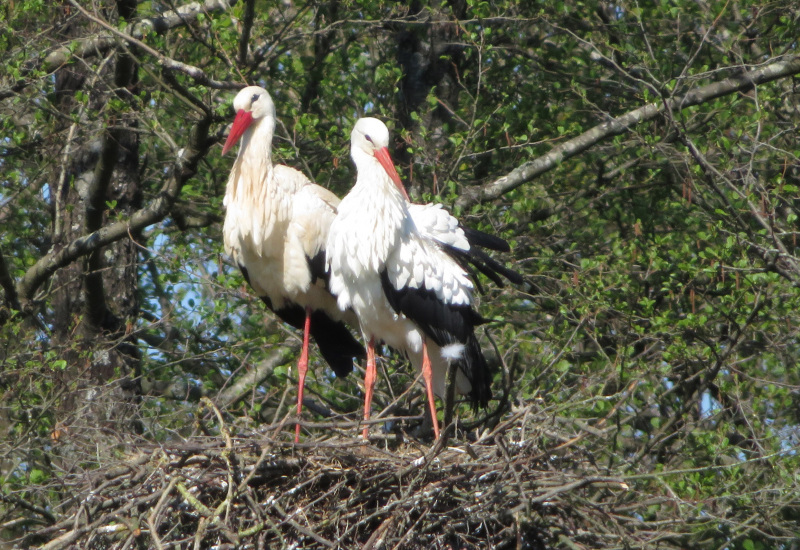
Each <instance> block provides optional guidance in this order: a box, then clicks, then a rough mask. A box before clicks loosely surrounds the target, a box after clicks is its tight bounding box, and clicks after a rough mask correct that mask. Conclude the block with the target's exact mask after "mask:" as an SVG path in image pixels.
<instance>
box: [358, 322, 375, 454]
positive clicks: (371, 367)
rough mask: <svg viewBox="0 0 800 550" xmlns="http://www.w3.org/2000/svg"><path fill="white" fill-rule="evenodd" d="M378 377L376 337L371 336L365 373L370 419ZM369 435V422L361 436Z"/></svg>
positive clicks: (366, 418)
mask: <svg viewBox="0 0 800 550" xmlns="http://www.w3.org/2000/svg"><path fill="white" fill-rule="evenodd" d="M376 378H377V367H376V366H375V339H374V338H370V339H369V343H368V344H367V373H366V374H365V375H364V420H369V413H370V410H371V407H372V390H373V389H374V388H375V379H376ZM368 436H369V424H367V425H365V426H364V430H363V431H362V432H361V437H363V438H364V439H367V437H368Z"/></svg>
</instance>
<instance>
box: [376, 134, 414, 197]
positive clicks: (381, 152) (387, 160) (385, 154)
mask: <svg viewBox="0 0 800 550" xmlns="http://www.w3.org/2000/svg"><path fill="white" fill-rule="evenodd" d="M375 158H376V159H378V162H380V163H381V166H383V169H384V170H386V173H387V174H388V175H389V177H390V178H391V179H392V181H393V182H394V184H395V185H396V186H397V188H398V189H399V190H400V192H401V193H402V194H403V196H404V197H405V198H406V200H409V199H408V193H406V188H405V187H403V182H402V181H400V176H399V175H398V174H397V170H395V168H394V163H393V162H392V157H391V156H390V155H389V149H388V148H387V147H384V148H383V149H378V150H377V151H375Z"/></svg>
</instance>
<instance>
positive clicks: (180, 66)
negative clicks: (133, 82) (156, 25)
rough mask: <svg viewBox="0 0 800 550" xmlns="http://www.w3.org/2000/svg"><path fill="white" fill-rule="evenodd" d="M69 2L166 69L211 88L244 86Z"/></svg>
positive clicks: (74, 2)
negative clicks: (157, 47)
mask: <svg viewBox="0 0 800 550" xmlns="http://www.w3.org/2000/svg"><path fill="white" fill-rule="evenodd" d="M69 3H70V4H72V5H73V6H74V7H75V8H76V9H77V10H78V11H80V12H81V13H82V14H83V15H84V17H86V18H87V19H89V20H90V21H94V22H95V23H97V24H98V25H100V26H101V27H103V28H104V29H106V30H107V31H109V32H110V33H111V34H112V35H114V36H117V37H119V38H121V39H122V40H124V41H126V42H128V43H130V44H133V45H134V46H136V47H138V48H141V49H142V50H143V51H145V52H147V53H149V54H150V55H152V56H153V57H155V58H156V59H157V60H158V64H159V65H161V66H162V67H164V68H166V69H170V70H173V71H177V72H181V73H184V74H187V75H189V76H190V77H192V78H193V79H194V80H195V82H197V83H198V84H201V85H203V86H208V87H209V88H216V89H218V90H221V89H236V88H241V86H242V85H241V84H237V83H234V82H222V81H219V80H214V79H213V78H211V77H210V76H208V75H207V74H206V73H205V72H204V71H203V69H200V68H199V67H195V66H194V65H188V64H186V63H183V62H181V61H177V60H175V59H172V58H171V57H167V56H165V55H164V54H162V53H161V52H159V51H158V50H155V49H154V48H151V47H150V46H148V45H147V44H145V43H144V42H142V41H141V40H139V39H138V38H136V37H134V36H132V35H130V34H127V33H124V32H122V31H120V30H117V29H115V28H114V27H113V26H111V25H109V24H108V23H107V22H106V21H104V20H102V19H100V18H99V17H97V16H94V15H92V14H91V13H89V12H88V11H86V9H84V8H83V6H81V5H80V4H79V3H78V2H77V1H76V0H69ZM112 40H113V39H112Z"/></svg>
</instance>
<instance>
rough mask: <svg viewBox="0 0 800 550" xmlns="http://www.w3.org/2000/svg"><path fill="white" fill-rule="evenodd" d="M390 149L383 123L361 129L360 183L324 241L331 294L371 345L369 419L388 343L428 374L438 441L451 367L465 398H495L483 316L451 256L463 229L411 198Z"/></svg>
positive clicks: (356, 147)
mask: <svg viewBox="0 0 800 550" xmlns="http://www.w3.org/2000/svg"><path fill="white" fill-rule="evenodd" d="M388 143H389V132H388V129H387V128H386V126H385V125H384V124H383V123H382V122H380V121H379V120H377V119H374V118H362V119H360V120H359V121H358V122H357V123H356V125H355V128H354V129H353V132H352V134H351V156H352V158H353V161H354V163H355V165H356V168H357V170H358V177H357V180H356V184H355V186H354V187H353V189H352V190H351V191H350V193H349V194H348V195H347V196H346V197H345V198H344V199H342V202H341V203H340V205H339V208H338V215H337V217H336V219H335V220H334V221H333V223H332V224H331V227H330V233H329V235H328V241H327V245H326V249H327V263H328V266H329V268H330V288H331V292H332V293H333V294H334V295H336V296H337V300H338V303H339V307H340V308H342V309H343V310H344V309H348V308H352V309H353V311H355V312H356V314H357V316H358V319H359V322H360V326H361V330H362V333H363V335H364V338H365V340H366V341H367V360H368V365H367V379H366V382H365V384H366V386H367V389H366V398H365V418H367V419H368V418H369V412H370V411H369V408H370V402H369V401H370V399H371V394H372V388H371V385H372V384H374V377H375V375H374V369H375V365H374V349H373V348H374V344H375V342H376V341H383V342H385V343H386V344H388V345H389V346H391V347H393V348H395V349H397V350H399V351H401V352H403V353H404V354H405V355H407V356H408V358H409V359H410V361H411V363H412V364H413V365H414V367H415V368H416V369H418V370H421V371H422V373H423V377H424V379H425V382H426V388H427V392H428V398H429V402H430V408H431V413H432V416H433V420H434V431H435V432H436V436H437V437H438V435H439V433H438V423H437V421H436V409H435V405H434V402H433V393H434V392H435V393H436V394H438V395H440V396H443V395H444V392H445V383H446V380H445V378H446V374H447V366H448V363H449V362H451V361H455V362H456V363H457V364H458V367H459V368H458V371H457V376H456V387H457V390H458V391H459V392H460V393H463V394H470V395H471V397H472V398H473V400H474V401H475V402H476V403H478V404H481V405H486V403H487V402H488V400H489V398H490V396H491V389H490V382H491V376H490V373H489V370H488V366H487V365H486V361H485V359H484V358H483V355H482V353H481V351H480V347H479V346H478V344H477V340H476V338H475V334H474V326H475V325H477V324H479V323H481V322H483V319H482V318H481V317H480V316H479V315H478V314H477V313H475V312H474V311H473V310H472V309H471V303H472V291H473V284H472V281H471V280H470V278H469V275H468V273H467V272H466V271H465V269H464V268H463V267H462V266H461V265H459V263H458V262H457V261H456V260H455V259H454V258H453V257H452V256H451V255H450V254H448V253H447V252H446V251H445V247H447V246H449V247H451V248H454V249H457V250H460V251H462V252H467V251H469V249H470V244H469V242H468V239H467V237H466V236H465V234H464V231H463V230H462V229H461V228H460V227H459V225H458V221H457V220H456V219H455V218H453V217H452V216H451V215H450V214H449V213H447V212H446V211H445V210H444V209H442V208H441V207H440V206H438V205H412V204H410V203H409V202H408V199H407V195H406V194H405V190H404V189H403V187H402V183H401V182H400V178H399V176H398V175H397V172H396V170H395V168H394V166H393V164H392V161H391V158H390V157H389V153H388V148H387V147H388ZM370 359H372V364H370V363H369V361H370ZM371 371H372V372H371ZM366 433H367V428H366V427H365V428H364V435H365V436H366Z"/></svg>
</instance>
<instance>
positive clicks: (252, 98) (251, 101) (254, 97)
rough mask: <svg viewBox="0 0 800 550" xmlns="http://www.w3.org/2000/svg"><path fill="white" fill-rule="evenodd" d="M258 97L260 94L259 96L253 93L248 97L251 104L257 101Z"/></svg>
mask: <svg viewBox="0 0 800 550" xmlns="http://www.w3.org/2000/svg"><path fill="white" fill-rule="evenodd" d="M259 97H261V96H260V95H258V94H253V97H251V98H250V103H251V104H252V103H255V102H256V101H258V98H259Z"/></svg>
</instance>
